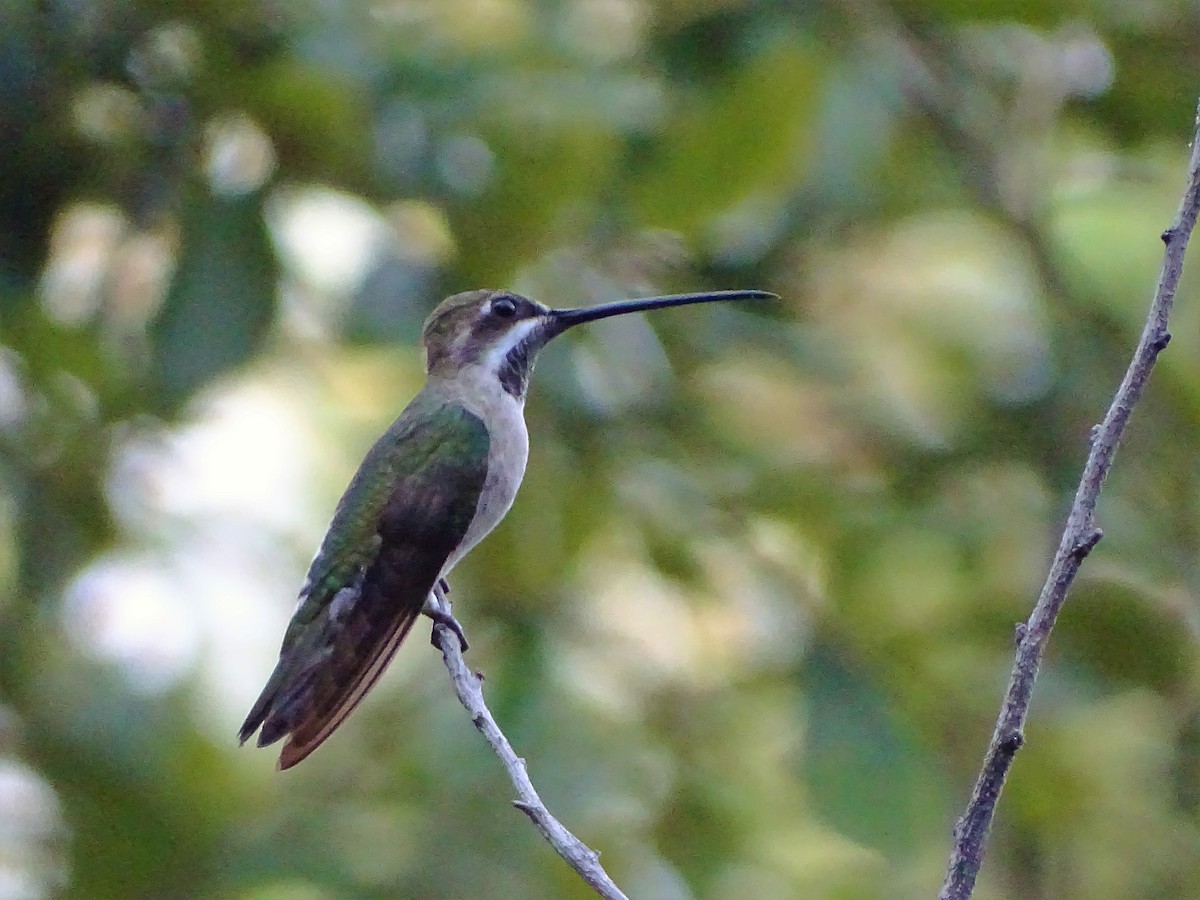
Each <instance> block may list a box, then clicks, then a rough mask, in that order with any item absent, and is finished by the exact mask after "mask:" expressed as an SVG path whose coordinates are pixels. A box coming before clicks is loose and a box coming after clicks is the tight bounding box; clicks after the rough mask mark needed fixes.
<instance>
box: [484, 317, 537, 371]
mask: <svg viewBox="0 0 1200 900" xmlns="http://www.w3.org/2000/svg"><path fill="white" fill-rule="evenodd" d="M537 326H538V320H537V319H523V320H522V321H520V322H518V323H517V324H516V325H514V326H513V327H512V328H511V329H510V330H509V332H508V334H506V335H505V336H504V339H503V340H502V341H500V342H499V343H498V344H496V346H494V347H493V348H492V349H491V350H490V351H489V352H488V355H487V356H486V357H485V358H484V361H483V364H484V366H485V367H486V368H487V370H488V371H489V372H498V371H500V365H501V363H503V362H504V357H506V356H508V354H509V351H510V350H512V349H513V348H514V347H516V346H517V345H518V344H520V343H521V341H523V340H525V338H527V337H529V334H530V332H532V331H533V329H535V328H537Z"/></svg>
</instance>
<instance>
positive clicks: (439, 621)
mask: <svg viewBox="0 0 1200 900" xmlns="http://www.w3.org/2000/svg"><path fill="white" fill-rule="evenodd" d="M422 612H424V613H425V615H427V616H429V618H431V619H433V632H432V633H431V634H430V635H429V643H431V644H433V646H435V647H437V648H438V649H439V650H441V649H442V637H441V635H440V634H439V633H438V630H437V627H438V626H439V625H445V626H446V627H447V628H449V629H450V630H451V631H453V632H454V633H455V634H456V635H458V642H459V643H460V644H461V645H462V650H463V653H466V652H467V650H468V649H469V645H468V644H467V636H466V635H465V634H463V630H462V626H461V625H459V624H458V619H456V618H454V616H453V615H452V614H451V613H448V612H446V611H445V610H444V609H437V608H435V607H433V606H430V605H428V604H427V605H426V607H425V609H424V610H422Z"/></svg>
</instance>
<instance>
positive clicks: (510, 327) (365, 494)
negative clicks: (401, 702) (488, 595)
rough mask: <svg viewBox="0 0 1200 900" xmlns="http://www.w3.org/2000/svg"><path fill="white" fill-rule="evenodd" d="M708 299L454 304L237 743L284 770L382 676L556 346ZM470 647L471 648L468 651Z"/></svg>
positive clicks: (472, 523) (505, 453)
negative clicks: (637, 316)
mask: <svg viewBox="0 0 1200 900" xmlns="http://www.w3.org/2000/svg"><path fill="white" fill-rule="evenodd" d="M767 298H771V299H773V298H775V295H774V294H769V293H767V292H765V291H717V292H713V293H698V294H676V295H672V296H667V297H652V298H649V299H645V300H627V301H623V302H619V303H609V304H605V305H602V306H594V307H590V308H585V309H548V308H547V307H545V306H542V305H541V304H540V303H535V302H534V301H532V300H529V299H527V298H525V297H521V296H519V295H517V294H513V293H509V292H507V291H468V292H467V293H464V294H455V295H454V296H453V297H449V298H447V299H446V300H444V301H442V303H441V304H440V305H439V306H438V307H437V309H435V310H434V311H433V313H432V314H431V315H430V316H429V318H428V320H426V322H425V327H424V331H423V333H422V342H423V343H424V345H425V370H426V373H427V376H426V381H425V386H424V387H423V388H421V391H420V392H419V393H418V394H417V395H416V396H415V397H414V398H413V399H412V402H411V403H409V404H408V406H407V407H405V409H404V412H402V413H401V414H400V417H399V418H398V419H396V421H395V422H393V423H392V425H391V427H390V428H388V430H387V431H386V432H385V433H384V435H383V436H382V437H381V438H380V439H379V440H378V441H377V442H376V443H375V446H373V447H372V448H371V449H370V451H369V452H368V453H367V455H366V458H365V459H364V460H363V461H362V464H361V465H360V466H359V467H358V471H357V472H356V473H355V475H354V478H353V479H351V481H350V486H349V487H348V488H346V492H345V494H344V495H343V496H342V499H341V501H340V502H339V503H338V505H337V510H336V512H335V513H334V515H333V522H332V523H331V524H330V526H329V531H328V533H327V534H326V535H325V539H324V540H323V541H322V542H321V547H320V549H319V550H318V551H317V555H316V557H315V558H314V559H313V562H312V565H311V566H310V567H309V570H308V577H307V578H306V579H305V582H304V586H303V587H302V588H301V589H300V601H299V604H298V605H297V607H296V612H295V614H294V615H293V616H292V621H291V622H290V623H289V624H288V628H287V632H286V633H285V634H284V636H283V647H282V648H281V650H280V651H279V662H278V663H277V664H276V666H275V671H274V672H272V673H271V677H270V679H268V681H267V685H266V687H265V688H263V692H262V694H261V695H260V696H259V698H258V700H257V702H255V704H254V708H253V709H251V710H250V714H249V715H248V716H247V717H246V721H245V723H243V725H242V728H241V731H240V732H239V733H238V737H239V739H240V740H241V742H242V743H245V742H246V740H247V739H249V738H250V736H251V735H253V734H254V732H255V731H258V730H259V728H260V727H261V729H262V731H261V733H260V734H259V736H258V745H259V746H260V747H264V746H266V745H268V744H273V743H275V742H276V741H278V740H280V739H281V738H283V737H285V736H286V737H287V738H288V740H287V743H285V744H284V745H283V751H282V753H280V756H279V767H280V768H281V769H287V768H290V767H291V766H294V765H295V764H296V763H298V762H300V761H301V760H302V759H304V758H305V757H306V756H308V754H310V753H312V751H313V750H315V749H316V748H317V747H318V746H320V744H321V742H322V741H324V740H325V739H326V738H327V737H329V735H330V734H332V733H333V731H334V729H336V728H337V727H338V726H339V725H340V724H341V723H342V721H343V720H344V719H345V718H346V716H348V715H349V714H350V712H351V710H353V709H354V707H355V706H356V705H358V702H359V701H360V700H361V699H362V698H363V696H364V695H365V694H366V693H367V691H369V690H370V689H371V686H372V685H373V684H374V683H375V681H376V680H377V679H378V678H379V676H380V675H381V674H382V673H383V670H384V668H386V666H387V664H388V662H389V661H390V660H391V658H392V654H394V653H395V652H396V648H397V647H399V646H400V643H401V642H402V641H403V640H404V638H405V635H407V634H408V631H409V629H410V628H412V626H413V623H414V622H415V621H416V619H417V616H418V615H420V614H421V612H425V613H426V614H428V615H430V616H431V617H432V618H434V619H435V621H440V622H442V623H443V624H447V625H449V626H450V627H452V628H453V629H454V630H455V631H456V632H457V633H458V635H459V637H460V638H461V637H462V629H461V628H460V627H459V626H458V623H457V622H456V621H454V620H453V619H452V618H450V617H449V615H448V614H447V613H446V612H444V611H442V610H441V609H435V608H434V607H433V606H432V605H431V603H430V602H429V601H430V595H431V593H436V596H437V597H439V598H441V597H442V596H443V592H444V591H445V590H446V582H445V580H444V579H445V577H446V575H447V574H448V573H449V572H450V570H451V569H452V568H453V567H454V565H455V563H457V562H458V561H459V560H460V559H462V558H463V556H464V555H466V553H467V552H468V551H469V550H470V549H471V548H472V547H474V546H475V545H476V544H478V543H479V541H480V540H482V539H483V537H484V536H485V535H486V534H487V533H488V532H490V531H491V530H492V529H493V528H495V527H496V525H497V523H498V522H499V521H500V520H501V519H502V518H504V514H505V513H507V512H508V509H509V507H510V506H512V502H513V497H515V496H516V493H517V488H518V486H520V484H521V478H522V477H523V476H524V474H525V461H526V458H527V456H528V453H529V434H528V432H527V431H526V429H525V419H524V415H523V410H524V407H525V390H526V387H527V386H528V383H529V374H530V372H531V371H532V370H533V363H534V360H535V358H536V356H537V354H538V351H539V350H541V349H542V347H544V346H545V345H546V344H547V343H548V342H549V341H550V340H551V339H552V338H553V337H555V336H556V335H559V334H562V333H563V332H564V331H566V330H567V329H568V328H572V327H573V326H575V325H579V324H581V323H583V322H593V321H595V320H597V319H604V318H607V317H608V316H616V315H622V314H624V313H632V312H639V311H642V310H648V309H659V308H661V307H666V306H682V305H684V304H687V303H710V302H714V301H721V300H749V299H767ZM463 648H464V649H465V648H466V642H465V641H464V642H463Z"/></svg>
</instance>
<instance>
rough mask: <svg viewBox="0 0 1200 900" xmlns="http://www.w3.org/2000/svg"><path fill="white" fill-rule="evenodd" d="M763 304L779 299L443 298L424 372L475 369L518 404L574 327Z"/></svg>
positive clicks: (428, 325)
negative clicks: (698, 306) (539, 362)
mask: <svg viewBox="0 0 1200 900" xmlns="http://www.w3.org/2000/svg"><path fill="white" fill-rule="evenodd" d="M763 299H778V297H776V296H775V294H770V293H767V292H766V291H714V292H710V293H699V294H673V295H670V296H666V297H650V298H647V299H644V300H622V301H619V302H617V303H605V304H602V305H600V306H590V307H584V308H582V309H550V308H549V307H546V306H543V305H542V304H540V303H537V302H535V301H533V300H530V299H529V298H528V297H522V296H521V295H520V294H514V293H512V292H510V291H490V290H483V291H467V292H466V293H463V294H455V295H454V296H452V297H447V298H446V299H445V300H443V301H442V302H441V303H440V304H438V306H437V308H436V309H435V310H434V311H433V312H432V313H430V315H429V318H428V319H426V320H425V328H424V331H423V333H422V341H423V343H424V344H425V370H426V371H427V372H428V373H429V374H430V375H435V374H442V375H447V376H453V375H455V374H457V373H458V372H461V371H463V370H464V369H466V368H468V367H471V366H479V367H482V368H483V369H484V370H485V371H487V372H488V373H490V374H492V375H493V376H495V377H496V378H497V379H498V380H499V382H500V384H501V385H502V386H503V388H504V390H506V391H507V392H508V393H509V394H511V395H512V396H514V397H516V398H517V399H518V400H522V399H524V397H525V389H526V388H527V387H528V384H529V373H530V372H531V371H532V370H533V363H534V361H535V359H536V358H537V354H538V351H539V350H541V349H542V348H543V347H545V346H546V344H547V343H548V342H549V341H550V340H551V338H554V337H555V336H557V335H560V334H562V333H563V332H564V331H566V330H567V329H568V328H572V327H574V326H575V325H580V324H582V323H584V322H593V321H595V320H596V319H605V318H608V317H609V316H617V315H621V314H623V313H631V312H641V311H642V310H647V309H660V308H662V307H665V306H683V305H684V304H688V303H712V302H717V301H723V300H763Z"/></svg>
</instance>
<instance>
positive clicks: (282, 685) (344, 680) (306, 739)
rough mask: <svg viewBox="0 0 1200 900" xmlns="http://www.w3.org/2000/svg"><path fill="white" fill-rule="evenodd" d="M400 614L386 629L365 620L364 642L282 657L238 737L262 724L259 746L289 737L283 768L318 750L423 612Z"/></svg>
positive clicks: (301, 649) (302, 649) (249, 734)
mask: <svg viewBox="0 0 1200 900" xmlns="http://www.w3.org/2000/svg"><path fill="white" fill-rule="evenodd" d="M358 609H359V611H362V609H363V607H362V606H361V605H359V607H358ZM396 612H398V613H399V614H398V615H396V616H395V617H394V618H393V619H392V620H391V621H390V622H387V623H386V624H384V625H383V627H382V628H378V627H377V628H371V627H370V624H369V623H360V624H362V625H364V627H362V628H359V629H355V630H358V631H360V632H365V634H363V638H364V639H363V640H362V641H361V642H358V641H354V642H352V643H350V645H349V646H347V643H346V642H343V641H333V642H331V643H329V644H328V645H327V646H326V647H325V648H324V650H323V651H318V652H316V653H313V652H311V651H312V648H310V647H306V646H304V645H303V644H301V645H297V646H296V647H293V648H291V650H289V651H288V652H286V653H285V654H284V655H283V656H281V657H280V660H279V664H278V665H277V666H276V667H275V671H274V672H273V673H272V675H271V678H270V679H269V680H268V682H267V686H266V687H265V688H264V689H263V692H262V694H261V695H260V696H259V698H258V700H257V701H256V702H255V704H254V706H253V708H251V710H250V713H249V715H247V716H246V721H245V722H243V723H242V727H241V729H240V730H239V731H238V740H239V741H240V742H241V743H243V744H244V743H245V742H246V741H248V740H249V739H250V738H251V737H252V736H253V735H254V733H255V732H256V731H259V729H260V728H261V731H260V733H259V735H258V746H259V747H266V746H268V745H269V744H273V743H275V742H276V741H278V740H280V739H282V738H284V737H287V738H288V740H287V743H285V744H284V745H283V750H282V751H281V752H280V754H279V768H280V769H289V768H291V767H292V766H294V765H296V763H298V762H300V761H301V760H303V759H304V758H305V757H306V756H308V755H309V754H310V753H312V752H313V751H314V750H316V749H317V747H319V746H320V745H321V744H322V743H323V742H324V741H325V739H326V738H327V737H329V736H330V735H331V734H333V732H334V731H335V730H337V727H338V726H339V725H341V724H342V722H343V721H345V719H346V716H348V715H350V713H351V712H352V711H353V710H354V707H356V706H358V704H359V701H361V700H362V698H363V697H364V696H365V695H366V693H367V691H369V690H370V689H371V688H372V686H374V684H375V682H376V681H377V680H378V679H379V676H380V675H382V674H383V670H384V669H386V668H387V664H388V663H389V662H391V659H392V656H393V655H394V654H395V652H396V650H397V649H398V648H399V646H400V644H402V643H403V642H404V638H405V637H407V636H408V632H409V631H410V630H412V626H413V623H414V622H416V620H417V617H418V616H419V615H420V612H421V610H420V607H419V606H418V607H415V608H414V607H403V608H401V609H399V610H396ZM348 624H349V623H348ZM372 631H373V632H374V634H371V632H372ZM339 651H343V652H340V653H339ZM347 651H348V652H347Z"/></svg>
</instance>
